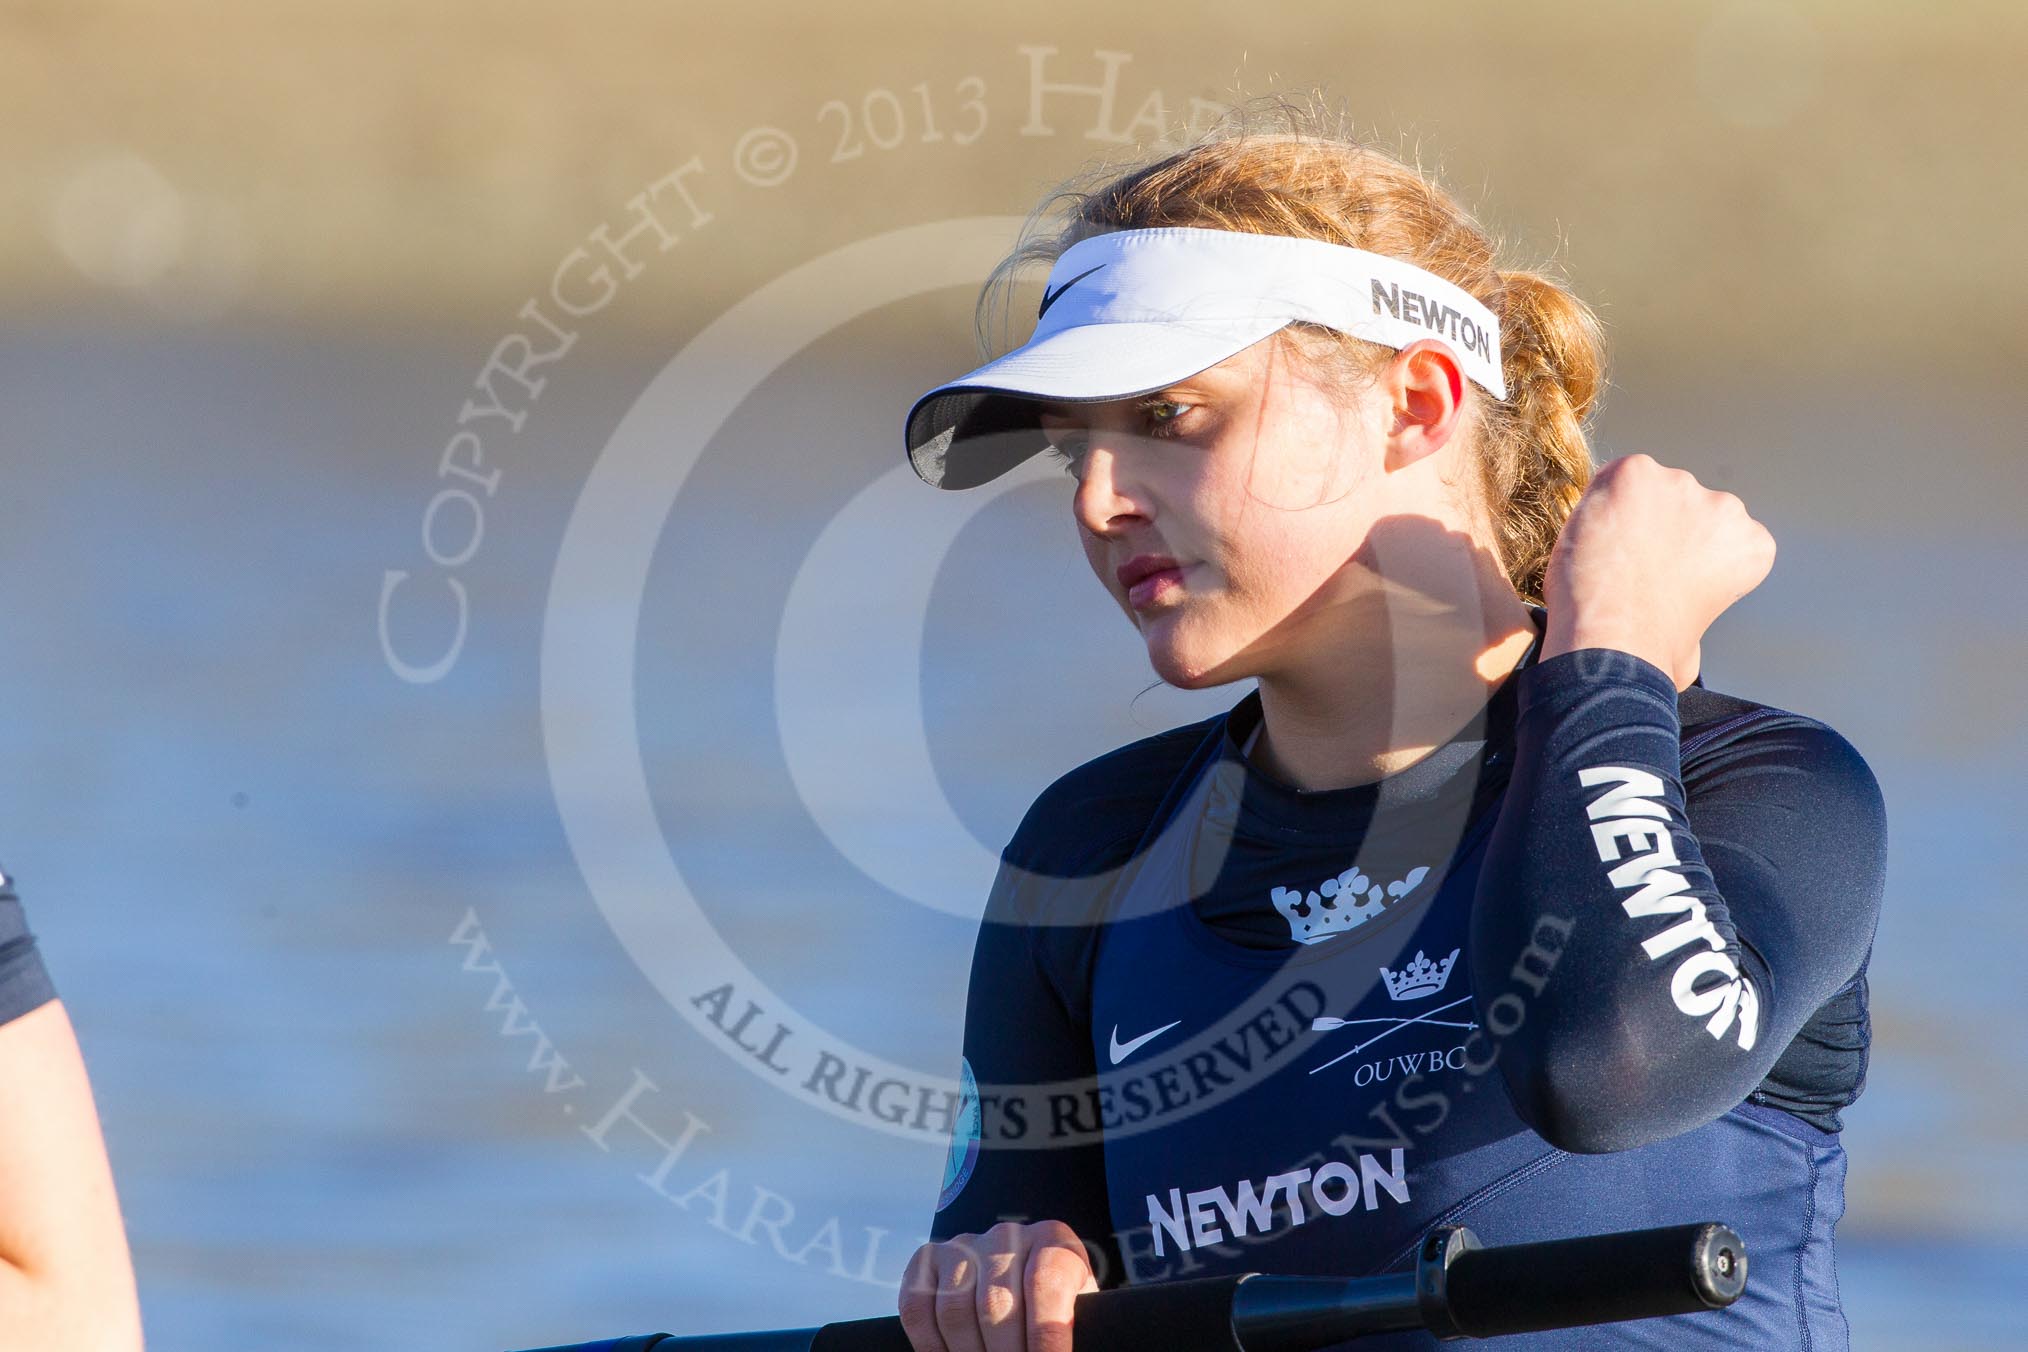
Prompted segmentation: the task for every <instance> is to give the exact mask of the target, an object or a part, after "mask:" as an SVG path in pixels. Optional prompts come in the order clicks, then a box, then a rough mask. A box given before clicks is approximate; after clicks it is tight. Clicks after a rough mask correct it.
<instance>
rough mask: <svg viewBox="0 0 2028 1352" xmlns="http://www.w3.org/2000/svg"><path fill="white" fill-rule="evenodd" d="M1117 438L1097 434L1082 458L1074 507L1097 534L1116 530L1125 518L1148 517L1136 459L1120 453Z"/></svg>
mask: <svg viewBox="0 0 2028 1352" xmlns="http://www.w3.org/2000/svg"><path fill="white" fill-rule="evenodd" d="M1115 435H1116V434H1113V433H1108V432H1094V433H1093V434H1092V436H1091V437H1090V439H1089V440H1088V441H1087V443H1086V446H1085V450H1084V454H1083V455H1082V456H1081V457H1080V460H1081V464H1080V465H1079V467H1078V480H1077V493H1076V495H1075V498H1074V499H1073V507H1074V509H1075V511H1076V513H1077V518H1078V521H1079V523H1080V524H1082V525H1083V526H1084V528H1085V529H1086V530H1088V531H1090V532H1092V533H1093V534H1094V535H1104V534H1107V533H1108V532H1109V531H1111V530H1113V529H1115V527H1116V523H1117V522H1118V521H1119V520H1120V519H1121V518H1122V517H1134V518H1136V519H1141V518H1145V517H1146V516H1147V506H1146V501H1145V498H1146V495H1145V493H1144V492H1143V491H1142V489H1141V487H1140V485H1139V484H1138V483H1137V482H1136V480H1135V479H1134V477H1133V471H1132V468H1131V466H1132V463H1133V457H1132V455H1131V454H1130V455H1128V456H1125V457H1122V456H1121V455H1120V454H1119V452H1118V450H1117V449H1116V443H1115V441H1114V437H1115Z"/></svg>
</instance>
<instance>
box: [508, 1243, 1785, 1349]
mask: <svg viewBox="0 0 2028 1352" xmlns="http://www.w3.org/2000/svg"><path fill="white" fill-rule="evenodd" d="M1745 1289H1746V1245H1745V1244H1743V1243H1742V1242H1740V1238H1739V1236H1738V1235H1736V1234H1734V1233H1733V1232H1732V1231H1731V1230H1730V1229H1729V1228H1727V1227H1726V1226H1723V1225H1719V1224H1717V1223H1715V1222H1709V1221H1707V1222H1704V1223H1701V1224H1696V1225H1675V1226H1669V1227H1666V1228H1663V1229H1659V1230H1630V1231H1627V1232H1625V1233H1622V1234H1615V1235H1591V1236H1587V1237H1585V1238H1582V1239H1552V1240H1545V1241H1543V1242H1542V1243H1539V1244H1513V1245H1505V1246H1502V1247H1500V1248H1494V1249H1486V1248H1481V1247H1479V1243H1478V1241H1477V1240H1476V1239H1474V1238H1473V1237H1472V1232H1471V1231H1470V1230H1467V1229H1465V1228H1464V1227H1463V1226H1446V1227H1443V1228H1441V1229H1437V1230H1432V1231H1431V1232H1430V1233H1429V1235H1428V1236H1427V1237H1426V1238H1425V1239H1424V1241H1423V1245H1422V1248H1421V1250H1420V1251H1419V1252H1418V1254H1417V1256H1416V1266H1415V1270H1414V1271H1413V1272H1400V1273H1389V1274H1387V1275H1385V1276H1380V1277H1354V1278H1342V1277H1274V1276H1264V1275H1261V1274H1259V1273H1240V1274H1236V1275H1233V1276H1226V1277H1201V1278H1197V1279H1195V1280H1192V1281H1182V1282H1160V1283H1156V1284H1153V1285H1148V1286H1128V1287H1121V1288H1119V1289H1117V1290H1112V1291H1099V1292H1094V1293H1092V1294H1089V1295H1083V1296H1079V1297H1078V1298H1077V1306H1076V1316H1075V1319H1076V1323H1075V1328H1074V1332H1073V1335H1072V1337H1073V1343H1074V1346H1075V1348H1076V1352H1172V1349H1175V1348H1178V1347H1188V1348H1191V1349H1193V1352H1310V1350H1311V1349H1314V1348H1321V1347H1327V1346H1329V1345H1330V1344H1332V1343H1337V1342H1343V1341H1345V1340H1346V1339H1348V1338H1357V1337H1361V1336H1363V1335H1365V1334H1369V1333H1385V1332H1389V1331H1391V1330H1395V1329H1414V1328H1426V1329H1428V1330H1429V1331H1430V1332H1431V1333H1434V1334H1435V1335H1436V1336H1437V1337H1439V1338H1446V1339H1449V1338H1491V1337H1494V1336H1496V1335H1499V1334H1503V1333H1529V1332H1534V1331H1537V1330H1540V1329H1552V1328H1571V1327H1575V1326H1577V1325H1580V1324H1607V1323H1613V1322H1615V1321H1618V1320H1623V1319H1647V1318H1651V1317H1654V1316H1656V1315H1668V1314H1689V1313H1692V1312H1695V1311H1698V1310H1716V1309H1722V1308H1723V1307H1725V1306H1727V1305H1730V1304H1731V1303H1732V1302H1733V1301H1735V1300H1737V1299H1739V1296H1740V1293H1741V1292H1742V1291H1744V1290H1745ZM538 1352H913V1350H912V1345H911V1344H910V1342H909V1340H908V1335H907V1334H906V1333H904V1332H903V1331H902V1328H901V1320H900V1319H899V1318H898V1317H896V1316H894V1315H885V1316H882V1317H880V1318H877V1319H854V1320H848V1321H845V1322H842V1323H836V1324H826V1325H824V1326H823V1327H822V1328H814V1329H782V1330H778V1331H774V1332H766V1333H732V1334H716V1335H707V1336H704V1337H698V1338H675V1337H671V1336H669V1335H668V1334H661V1333H651V1334H645V1335H642V1336H640V1337H635V1338H619V1339H611V1340H608V1341H606V1342H600V1343H579V1344H575V1345H573V1346H571V1347H555V1348H543V1349H539V1350H538Z"/></svg>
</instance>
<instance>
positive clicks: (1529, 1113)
mask: <svg viewBox="0 0 2028 1352" xmlns="http://www.w3.org/2000/svg"><path fill="white" fill-rule="evenodd" d="M1500 1063H1501V1070H1502V1072H1503V1074H1504V1075H1505V1077H1506V1081H1507V1090H1508V1096H1509V1098H1510V1099H1511V1100H1512V1101H1513V1104H1514V1110H1515V1112H1516V1114H1518V1115H1519V1116H1520V1118H1521V1120H1522V1121H1523V1122H1524V1123H1526V1124H1527V1125H1528V1127H1529V1128H1530V1130H1532V1131H1534V1132H1535V1134H1536V1135H1538V1136H1540V1137H1541V1138H1542V1139H1543V1140H1545V1141H1547V1142H1548V1143H1549V1144H1550V1145H1552V1146H1555V1147H1556V1148H1557V1149H1558V1150H1564V1151H1568V1152H1569V1153H1571V1154H1573V1155H1606V1154H1611V1153H1613V1152H1615V1151H1620V1150H1633V1149H1635V1148H1637V1147H1639V1146H1644V1145H1651V1144H1653V1143H1654V1142H1656V1141H1661V1140H1666V1139H1668V1138H1669V1137H1671V1136H1676V1135H1680V1134H1681V1133H1683V1132H1686V1131H1689V1130H1691V1129H1692V1128H1694V1127H1699V1126H1702V1125H1704V1123H1706V1122H1708V1121H1710V1120H1712V1119H1713V1118H1715V1117H1717V1116H1718V1115H1719V1112H1722V1111H1723V1109H1722V1108H1721V1109H1719V1110H1718V1111H1715V1112H1709V1113H1706V1112H1703V1111H1702V1109H1701V1105H1700V1104H1698V1103H1697V1102H1696V1101H1694V1099H1693V1098H1692V1097H1691V1096H1689V1095H1688V1094H1686V1093H1685V1092H1684V1090H1685V1086H1684V1085H1683V1084H1682V1082H1681V1081H1680V1079H1677V1078H1675V1077H1673V1076H1670V1075H1667V1074H1658V1067H1657V1065H1656V1063H1655V1062H1654V1060H1653V1058H1651V1057H1649V1056H1647V1055H1645V1054H1643V1053H1642V1052H1641V1051H1640V1050H1639V1049H1638V1048H1632V1047H1604V1046H1601V1045H1599V1044H1598V1043H1597V1041H1596V1040H1595V1039H1576V1038H1563V1039H1558V1038H1547V1039H1544V1040H1543V1041H1542V1042H1541V1043H1539V1044H1538V1045H1537V1046H1536V1047H1534V1048H1531V1049H1530V1054H1528V1055H1526V1056H1519V1055H1517V1056H1511V1057H1510V1056H1506V1055H1503V1056H1502V1057H1501V1059H1500Z"/></svg>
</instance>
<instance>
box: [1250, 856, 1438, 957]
mask: <svg viewBox="0 0 2028 1352" xmlns="http://www.w3.org/2000/svg"><path fill="white" fill-rule="evenodd" d="M1428 873H1429V869H1428V868H1426V867H1425V868H1413V869H1410V870H1409V871H1408V875H1407V876H1406V877H1403V878H1399V879H1397V880H1395V881H1394V882H1391V883H1388V884H1386V885H1384V886H1383V885H1382V884H1380V883H1377V882H1375V881H1374V880H1373V879H1371V878H1369V877H1367V876H1366V875H1365V874H1364V873H1362V872H1361V871H1360V870H1359V867H1358V866H1357V865H1356V864H1355V865H1354V866H1353V867H1351V868H1348V869H1346V870H1345V871H1344V872H1343V873H1341V874H1339V875H1338V876H1337V877H1335V878H1326V879H1324V881H1323V882H1321V883H1319V884H1318V885H1317V887H1316V888H1315V890H1313V891H1298V890H1296V889H1295V888H1290V887H1277V888H1275V889H1274V891H1273V892H1272V893H1270V894H1269V897H1268V900H1270V901H1272V902H1273V903H1274V908H1275V909H1276V910H1277V911H1280V912H1281V913H1282V918H1283V919H1284V920H1286V921H1288V922H1289V937H1290V938H1292V939H1294V940H1295V941H1296V942H1297V943H1299V944H1314V943H1318V942H1320V941H1322V940H1324V939H1328V938H1330V937H1331V936H1333V935H1335V934H1343V933H1345V932H1346V931H1347V930H1355V929H1358V928H1359V927H1360V926H1361V925H1363V924H1365V923H1366V922H1367V921H1369V920H1371V919H1373V918H1374V917H1375V916H1378V915H1384V914H1386V912H1387V911H1388V910H1390V909H1391V908H1393V907H1394V906H1395V905H1396V904H1397V903H1399V902H1400V900H1401V899H1402V898H1403V897H1405V896H1407V895H1408V894H1409V893H1410V892H1413V891H1414V890H1415V888H1416V885H1417V884H1418V883H1420V882H1421V881H1422V880H1423V878H1424V877H1425V876H1426V875H1427V874H1428Z"/></svg>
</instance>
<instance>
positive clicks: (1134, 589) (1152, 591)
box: [1127, 566, 1183, 610]
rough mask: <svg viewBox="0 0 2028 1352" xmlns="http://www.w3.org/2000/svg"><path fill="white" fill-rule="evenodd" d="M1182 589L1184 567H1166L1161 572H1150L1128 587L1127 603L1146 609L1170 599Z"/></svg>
mask: <svg viewBox="0 0 2028 1352" xmlns="http://www.w3.org/2000/svg"><path fill="white" fill-rule="evenodd" d="M1182 589H1183V569H1182V567H1180V566H1179V567H1175V568H1164V569H1163V570H1162V571H1161V572H1159V573H1150V574H1148V575H1147V576H1146V577H1144V578H1142V579H1141V580H1140V581H1139V582H1136V583H1135V584H1134V585H1133V586H1131V587H1129V588H1127V604H1128V605H1130V606H1132V607H1133V608H1134V609H1135V610H1145V609H1147V608H1148V607H1149V606H1152V605H1155V604H1157V603H1159V602H1161V601H1164V600H1167V599H1169V598H1170V597H1171V596H1173V595H1174V594H1175V593H1177V592H1180V591H1181V590H1182Z"/></svg>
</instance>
